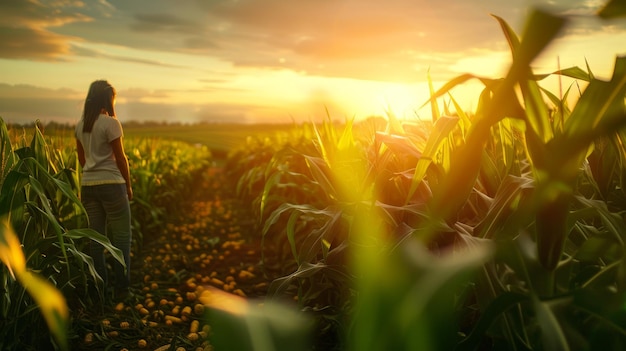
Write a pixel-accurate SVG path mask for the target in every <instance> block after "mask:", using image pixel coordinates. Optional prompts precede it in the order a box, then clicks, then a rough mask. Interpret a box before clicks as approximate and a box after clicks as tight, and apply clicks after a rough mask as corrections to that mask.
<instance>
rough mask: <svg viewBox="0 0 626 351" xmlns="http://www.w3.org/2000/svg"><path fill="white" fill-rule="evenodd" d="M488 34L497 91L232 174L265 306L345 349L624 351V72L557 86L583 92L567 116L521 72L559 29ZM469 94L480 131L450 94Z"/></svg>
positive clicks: (348, 130)
mask: <svg viewBox="0 0 626 351" xmlns="http://www.w3.org/2000/svg"><path fill="white" fill-rule="evenodd" d="M496 20H497V21H498V22H499V24H500V25H501V27H502V29H503V31H504V34H505V36H506V38H507V40H508V42H509V43H510V47H511V51H512V56H513V64H512V66H511V68H510V71H509V72H508V74H507V76H506V77H504V78H503V79H487V78H484V77H479V76H474V75H470V74H467V75H462V76H460V77H458V78H456V79H454V80H452V81H450V82H449V83H448V84H446V85H445V86H444V87H442V88H441V89H440V90H438V91H432V99H431V100H430V103H431V107H432V111H433V115H432V120H431V121H427V122H426V121H416V122H414V123H406V122H401V121H398V120H396V119H395V118H394V117H393V116H389V120H388V123H385V121H380V120H376V119H371V120H368V121H365V122H359V123H356V122H352V121H348V122H347V124H346V125H340V126H336V125H334V124H333V123H331V122H328V123H326V124H324V125H322V126H314V125H311V126H309V127H303V128H300V129H299V130H297V131H295V132H294V133H292V134H290V135H287V136H283V137H282V138H277V139H275V140H271V141H268V140H265V141H264V140H257V141H250V142H249V143H248V144H247V145H246V146H245V147H243V148H242V149H241V151H240V153H239V154H237V155H234V157H232V158H231V163H230V164H228V165H227V170H228V171H229V172H231V173H230V174H232V176H231V177H232V178H233V179H239V183H238V188H237V191H238V194H239V196H241V197H243V198H244V199H246V201H245V202H246V203H249V204H250V205H251V207H250V209H251V211H253V212H254V213H255V215H256V217H257V218H258V222H259V223H261V225H260V231H261V234H260V235H261V236H262V239H263V245H264V247H268V248H269V247H273V248H276V249H277V250H278V252H279V253H280V258H281V259H282V260H283V262H284V264H283V268H284V269H283V273H282V274H283V276H282V277H281V278H279V279H276V280H275V281H273V282H272V284H271V286H270V290H269V293H270V295H271V296H274V297H276V298H278V297H280V296H283V295H287V296H290V295H293V294H295V295H297V297H298V299H297V300H298V303H299V304H300V308H301V309H302V310H304V311H309V312H310V313H311V314H313V315H315V316H316V318H317V320H318V322H319V323H320V325H321V327H320V328H321V329H322V330H325V331H327V332H328V333H334V334H335V335H337V336H338V338H339V340H340V344H341V345H342V349H344V348H345V349H353V350H383V349H388V350H406V349H412V350H434V349H439V350H451V349H455V348H456V349H461V350H474V349H498V350H500V349H514V350H528V349H546V350H569V349H583V350H596V349H611V350H620V349H624V348H625V347H626V258H625V248H624V242H625V239H626V223H625V221H624V215H625V212H624V211H625V210H626V193H625V192H624V189H625V184H624V181H625V178H624V177H625V175H626V173H625V165H626V148H625V145H626V144H625V143H626V129H625V127H626V109H625V106H624V98H625V93H626V57H620V58H617V59H616V61H615V68H614V72H613V75H612V77H611V79H610V80H609V81H602V80H598V79H596V78H594V75H593V73H592V72H591V71H590V70H587V71H585V70H582V69H580V68H577V67H573V68H568V69H563V70H561V71H559V72H555V73H553V74H552V75H556V76H561V77H567V78H572V79H575V80H576V85H572V87H575V86H582V87H584V88H583V89H582V92H581V93H580V96H579V97H578V99H577V102H576V103H575V105H574V106H570V104H568V96H569V94H576V93H578V90H575V89H567V90H566V91H565V93H564V95H563V96H557V95H556V94H554V93H552V92H550V91H547V90H545V89H543V88H542V87H541V85H540V84H541V81H542V80H543V79H544V78H545V77H546V76H542V75H534V74H533V72H532V71H531V69H530V68H529V67H530V63H531V62H532V60H533V58H534V57H536V56H537V55H538V54H539V52H541V50H542V49H543V48H544V47H545V46H546V45H548V43H549V42H550V41H551V40H552V39H553V38H554V37H555V36H556V35H557V33H558V32H559V30H560V29H561V28H562V27H563V26H564V25H565V22H564V20H563V19H562V18H559V17H556V16H552V15H549V14H546V13H543V12H535V13H534V14H533V15H532V16H531V17H530V19H529V23H528V25H527V28H526V32H525V33H524V35H523V36H522V39H521V40H520V39H519V38H518V37H517V35H516V34H515V33H514V32H513V31H512V30H511V29H510V27H509V26H508V25H507V23H506V22H504V21H503V20H502V19H500V18H497V17H496ZM469 79H477V80H479V81H480V82H482V83H483V84H484V90H483V92H482V94H481V95H480V101H479V102H478V104H477V105H478V108H477V110H476V113H475V114H474V115H467V114H466V113H464V111H463V110H462V109H461V108H459V107H458V105H457V104H456V102H455V100H454V97H453V94H452V96H449V95H448V94H447V93H448V92H450V91H451V90H452V89H453V88H454V86H456V85H458V84H462V83H464V82H465V81H467V80H469ZM442 100H443V101H446V102H447V103H446V104H445V105H444V106H441V105H439V104H440V102H441V101H442ZM381 126H382V127H381Z"/></svg>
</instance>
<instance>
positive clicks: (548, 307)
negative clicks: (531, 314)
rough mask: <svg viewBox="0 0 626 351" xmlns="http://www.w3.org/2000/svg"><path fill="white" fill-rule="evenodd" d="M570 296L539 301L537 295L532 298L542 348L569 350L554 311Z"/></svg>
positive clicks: (557, 316)
mask: <svg viewBox="0 0 626 351" xmlns="http://www.w3.org/2000/svg"><path fill="white" fill-rule="evenodd" d="M569 299H570V298H564V299H558V300H550V301H541V300H539V299H538V298H537V297H535V298H533V304H534V307H535V312H536V313H537V322H538V323H539V328H540V329H541V339H542V344H543V349H544V350H563V351H567V350H570V346H569V344H568V342H567V338H566V337H565V330H563V328H562V327H561V323H559V320H560V318H561V317H560V316H559V315H558V314H557V313H556V311H555V310H556V309H558V308H559V307H560V305H561V304H563V303H564V302H568V301H569Z"/></svg>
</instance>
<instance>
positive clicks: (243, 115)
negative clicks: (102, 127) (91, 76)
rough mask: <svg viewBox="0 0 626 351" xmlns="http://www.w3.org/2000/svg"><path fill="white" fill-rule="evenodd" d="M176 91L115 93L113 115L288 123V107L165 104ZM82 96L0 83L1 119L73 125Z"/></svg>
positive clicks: (136, 118) (143, 118)
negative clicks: (115, 100)
mask: <svg viewBox="0 0 626 351" xmlns="http://www.w3.org/2000/svg"><path fill="white" fill-rule="evenodd" d="M175 93H180V92H179V91H168V90H156V91H150V90H146V89H136V88H133V89H127V90H123V91H118V96H119V99H118V101H117V103H116V107H115V110H116V113H117V115H118V117H119V118H120V120H121V121H122V123H124V122H125V121H130V120H133V121H139V122H142V121H143V122H145V121H150V122H167V123H172V122H181V123H195V122H238V123H247V122H254V121H271V120H277V119H282V120H283V121H288V113H287V112H286V111H287V110H288V107H284V106H279V107H275V106H263V105H258V104H252V103H224V102H199V103H194V104H190V103H168V102H162V101H168V98H169V97H170V96H171V94H175ZM84 98H85V93H84V92H81V91H76V90H72V89H67V88H64V89H47V88H42V87H37V86H33V85H10V84H3V83H0V118H2V119H3V120H4V121H5V122H8V123H19V124H24V123H32V122H34V121H36V120H37V119H40V120H41V121H43V122H44V123H47V122H50V121H55V122H59V123H68V124H74V123H76V122H78V120H80V117H81V114H82V109H83V103H84Z"/></svg>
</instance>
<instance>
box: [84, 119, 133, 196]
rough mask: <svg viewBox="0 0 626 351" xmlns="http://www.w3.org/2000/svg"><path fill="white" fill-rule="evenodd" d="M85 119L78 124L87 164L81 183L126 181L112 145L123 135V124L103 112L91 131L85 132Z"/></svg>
mask: <svg viewBox="0 0 626 351" xmlns="http://www.w3.org/2000/svg"><path fill="white" fill-rule="evenodd" d="M83 124H84V121H83V120H82V119H81V120H80V122H78V124H77V125H76V132H75V134H76V138H77V139H78V141H80V143H81V145H82V146H83V149H84V150H85V165H84V166H83V177H82V180H81V185H86V186H90V185H100V184H123V183H126V181H125V180H124V177H122V173H121V172H120V170H119V168H117V163H116V162H115V155H114V154H113V148H112V147H111V141H113V140H115V139H117V138H120V137H122V136H123V131H122V125H121V124H120V121H118V120H117V118H113V117H111V116H108V115H105V114H101V115H100V116H98V118H97V119H96V121H95V122H94V124H93V128H92V129H91V133H83Z"/></svg>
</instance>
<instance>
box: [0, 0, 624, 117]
mask: <svg viewBox="0 0 626 351" xmlns="http://www.w3.org/2000/svg"><path fill="white" fill-rule="evenodd" d="M603 3H604V1H600V0H552V1H534V0H507V1H502V0H386V1H380V0H177V1H172V0H93V1H88V0H84V1H81V0H2V1H0V37H1V38H2V40H0V117H1V118H2V119H4V120H5V121H6V122H13V123H15V122H17V123H30V122H34V121H35V120H37V119H39V120H41V121H43V122H50V121H55V122H59V123H70V124H73V123H76V122H77V121H78V120H79V119H80V116H81V113H82V106H83V103H84V99H85V95H86V92H87V89H88V87H89V84H90V83H91V82H92V81H93V80H96V79H107V80H108V81H109V82H110V83H111V84H112V85H113V86H114V87H115V88H116V90H117V93H118V95H117V102H116V113H117V115H118V118H119V119H120V120H121V121H122V122H123V121H130V120H134V121H156V122H179V123H196V122H239V123H263V122H292V121H296V122H302V121H309V120H319V119H322V118H325V117H327V116H329V117H331V118H332V119H339V120H344V119H346V118H356V119H363V118H367V117H369V116H375V115H382V116H385V115H386V114H387V113H389V112H391V113H393V114H394V115H396V116H397V117H399V118H403V119H412V118H430V112H429V111H428V110H426V109H427V107H426V108H421V106H422V104H423V102H424V101H426V100H427V99H428V84H427V81H428V79H429V77H430V79H431V80H432V82H433V85H434V87H435V89H436V88H438V87H440V86H441V85H443V84H444V83H445V82H446V81H448V80H450V79H452V78H453V77H455V76H458V75H460V74H462V73H472V74H475V75H479V76H483V77H489V78H500V77H503V76H504V74H505V73H506V69H507V68H508V66H509V64H510V54H509V49H508V44H507V42H506V39H505V37H504V36H503V34H502V31H501V29H500V26H499V24H498V22H497V21H496V20H495V19H494V18H493V17H492V16H491V14H494V15H497V16H499V17H501V18H503V19H504V20H505V21H507V22H508V23H509V24H510V25H511V27H513V29H514V30H515V31H516V32H517V33H518V34H521V32H522V29H523V25H524V22H525V20H526V18H527V15H528V13H529V11H530V9H532V8H535V7H537V6H540V7H541V8H544V9H546V10H548V11H550V12H552V13H555V14H559V15H562V16H566V17H567V18H568V20H569V22H568V27H567V28H566V30H564V31H562V32H561V33H560V35H559V38H558V39H557V40H556V41H554V42H553V44H552V45H551V46H550V47H549V48H548V50H546V51H545V52H544V53H542V55H541V57H539V58H538V59H537V60H536V61H535V62H534V63H533V70H534V71H535V73H549V72H554V71H556V70H557V69H558V67H559V65H560V67H561V68H566V67H570V66H579V67H581V68H585V67H586V65H587V63H588V64H589V66H590V67H591V69H592V71H593V72H594V74H595V75H596V76H598V77H600V78H601V77H602V76H603V75H605V76H607V77H608V75H609V74H610V72H612V68H613V63H614V61H615V57H616V56H617V55H623V54H626V44H624V43H626V23H624V22H620V21H601V20H599V19H597V18H596V17H595V16H594V14H595V13H596V12H597V10H598V9H599V8H600V7H601V6H602V4H603ZM546 84H554V83H549V81H546ZM479 88H480V85H479V83H478V82H470V83H467V84H464V85H463V86H461V87H458V88H455V90H454V91H453V96H454V97H455V99H457V100H459V102H460V103H461V105H462V106H463V107H464V108H465V109H467V110H471V109H472V108H474V107H475V106H473V104H475V101H476V99H475V95H476V94H477V92H478V91H479V90H478V89H479ZM548 88H553V87H548Z"/></svg>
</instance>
